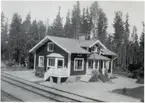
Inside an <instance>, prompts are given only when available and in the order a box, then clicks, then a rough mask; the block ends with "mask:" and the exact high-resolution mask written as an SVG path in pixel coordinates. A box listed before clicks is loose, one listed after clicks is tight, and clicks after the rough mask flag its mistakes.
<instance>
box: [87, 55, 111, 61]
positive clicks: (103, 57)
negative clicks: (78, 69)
mask: <svg viewBox="0 0 145 103" xmlns="http://www.w3.org/2000/svg"><path fill="white" fill-rule="evenodd" d="M88 59H93V60H94V59H95V60H110V59H109V58H107V57H105V56H102V55H99V54H92V55H90V56H89V57H88Z"/></svg>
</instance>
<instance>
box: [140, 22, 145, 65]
mask: <svg viewBox="0 0 145 103" xmlns="http://www.w3.org/2000/svg"><path fill="white" fill-rule="evenodd" d="M144 26H145V24H144V22H143V32H142V35H141V37H140V42H139V44H140V46H139V54H140V55H139V58H140V59H139V60H140V63H141V65H142V66H144V34H145V32H144V29H145V28H144Z"/></svg>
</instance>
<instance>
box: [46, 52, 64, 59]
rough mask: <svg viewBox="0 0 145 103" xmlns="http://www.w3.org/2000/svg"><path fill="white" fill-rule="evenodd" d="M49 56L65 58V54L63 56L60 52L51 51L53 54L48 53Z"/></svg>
mask: <svg viewBox="0 0 145 103" xmlns="http://www.w3.org/2000/svg"><path fill="white" fill-rule="evenodd" d="M47 57H55V58H64V56H62V55H60V54H58V53H51V54H49V55H47Z"/></svg>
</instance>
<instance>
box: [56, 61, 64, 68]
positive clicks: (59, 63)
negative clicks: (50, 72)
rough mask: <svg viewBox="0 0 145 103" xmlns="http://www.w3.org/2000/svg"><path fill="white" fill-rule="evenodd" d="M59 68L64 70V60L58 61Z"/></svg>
mask: <svg viewBox="0 0 145 103" xmlns="http://www.w3.org/2000/svg"><path fill="white" fill-rule="evenodd" d="M57 68H63V60H60V59H58V61H57Z"/></svg>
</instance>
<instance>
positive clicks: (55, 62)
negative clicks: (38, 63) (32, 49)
mask: <svg viewBox="0 0 145 103" xmlns="http://www.w3.org/2000/svg"><path fill="white" fill-rule="evenodd" d="M49 59H54V66H51V65H49ZM55 65H56V58H54V57H47V67H55Z"/></svg>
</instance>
